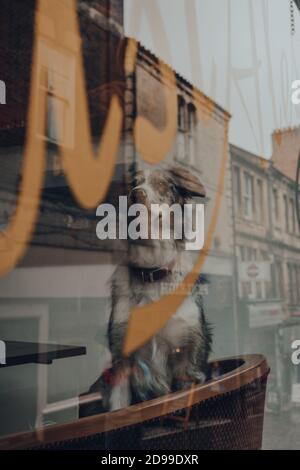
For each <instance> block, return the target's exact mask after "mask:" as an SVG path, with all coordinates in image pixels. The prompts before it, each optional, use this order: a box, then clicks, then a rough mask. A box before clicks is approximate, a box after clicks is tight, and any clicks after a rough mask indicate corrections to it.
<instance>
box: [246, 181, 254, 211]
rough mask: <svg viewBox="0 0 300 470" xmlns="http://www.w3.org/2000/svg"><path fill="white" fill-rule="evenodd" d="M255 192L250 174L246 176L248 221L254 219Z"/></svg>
mask: <svg viewBox="0 0 300 470" xmlns="http://www.w3.org/2000/svg"><path fill="white" fill-rule="evenodd" d="M253 193H254V191H253V177H252V176H251V175H249V173H245V174H244V216H245V218H247V219H252V218H253V213H254V197H253V196H254V194H253Z"/></svg>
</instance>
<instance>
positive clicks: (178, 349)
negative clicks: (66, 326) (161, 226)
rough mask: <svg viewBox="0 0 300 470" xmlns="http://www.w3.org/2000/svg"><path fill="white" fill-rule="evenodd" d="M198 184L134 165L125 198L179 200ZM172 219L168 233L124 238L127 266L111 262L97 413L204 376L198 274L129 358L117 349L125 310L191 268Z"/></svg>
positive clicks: (152, 297) (207, 348) (205, 339)
mask: <svg viewBox="0 0 300 470" xmlns="http://www.w3.org/2000/svg"><path fill="white" fill-rule="evenodd" d="M195 195H197V196H200V197H204V196H205V190H204V188H203V186H202V184H201V183H200V181H199V180H198V178H196V177H195V176H194V175H192V174H191V173H190V172H189V171H187V170H186V169H184V168H182V167H179V166H173V167H170V168H163V169H162V168H160V169H155V170H153V171H150V170H144V171H137V172H135V174H134V175H133V178H132V181H131V183H130V186H129V194H128V200H129V204H136V203H138V204H144V205H146V206H147V207H148V208H149V216H150V215H151V214H150V208H151V204H163V203H164V204H168V205H169V206H171V205H172V204H174V203H177V204H180V205H181V206H183V205H184V204H187V203H190V202H191V201H192V198H193V196H195ZM174 226H175V224H174V219H173V220H172V221H171V236H170V239H162V237H159V239H156V240H153V239H151V238H148V239H147V240H136V241H130V242H129V250H128V260H127V262H126V265H120V266H118V267H117V269H116V271H115V273H114V274H113V277H112V282H111V294H112V296H111V314H110V319H109V325H108V332H107V333H108V344H109V349H110V352H111V356H112V366H111V368H109V369H106V370H105V371H104V372H103V373H102V375H101V377H100V378H99V379H98V381H97V382H96V383H95V384H94V385H93V386H92V387H91V389H90V392H95V391H96V390H97V391H99V390H100V393H101V395H102V406H103V410H104V411H114V410H118V409H121V408H124V407H126V406H129V405H131V404H134V403H138V402H141V401H145V400H149V399H152V398H156V397H159V396H162V395H164V394H167V393H170V392H172V391H175V390H181V389H186V388H188V387H190V386H191V384H192V383H197V384H201V383H203V382H204V381H205V380H206V378H207V375H208V373H209V372H208V357H209V354H210V352H211V345H212V334H211V328H210V325H209V323H208V322H207V320H206V317H205V313H204V308H203V299H202V295H201V284H202V283H205V282H207V280H206V279H204V278H203V277H201V276H200V277H199V279H198V281H197V282H196V284H195V285H194V286H193V288H192V291H191V293H190V295H187V296H186V297H185V300H184V301H183V303H182V304H181V305H180V307H179V308H178V310H177V311H176V313H175V314H174V315H173V316H172V317H171V318H170V319H169V320H168V322H167V323H166V324H165V326H164V327H163V328H162V329H161V330H160V331H159V332H158V333H157V334H156V335H155V336H154V337H152V338H151V339H150V340H149V341H148V342H147V344H145V345H143V346H142V347H140V348H139V349H138V350H137V351H135V352H134V353H132V354H131V355H130V356H129V357H124V356H123V353H122V349H123V344H124V338H125V334H126V329H127V326H128V321H129V317H130V311H131V310H132V309H133V308H134V307H137V306H139V307H140V306H143V305H145V304H148V303H150V302H155V301H157V300H159V299H160V297H161V296H162V295H165V294H168V293H171V292H172V291H174V289H176V287H177V286H178V285H179V284H180V283H181V282H182V281H183V279H184V278H185V276H186V275H187V274H188V273H189V272H190V271H191V269H192V267H193V265H194V260H193V255H194V256H195V253H193V252H189V251H187V250H185V240H184V238H182V239H181V240H178V239H175V236H174Z"/></svg>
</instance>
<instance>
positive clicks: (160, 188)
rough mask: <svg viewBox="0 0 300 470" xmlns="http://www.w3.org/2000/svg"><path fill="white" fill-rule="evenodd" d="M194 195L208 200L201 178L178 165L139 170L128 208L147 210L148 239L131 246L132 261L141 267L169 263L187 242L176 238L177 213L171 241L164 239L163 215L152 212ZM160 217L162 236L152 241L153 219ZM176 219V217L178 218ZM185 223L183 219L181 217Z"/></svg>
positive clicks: (160, 234) (134, 178) (172, 225)
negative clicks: (136, 205)
mask: <svg viewBox="0 0 300 470" xmlns="http://www.w3.org/2000/svg"><path fill="white" fill-rule="evenodd" d="M194 196H198V197H199V196H200V197H205V189H204V187H203V185H202V184H201V182H200V181H199V179H198V178H197V177H196V176H195V175H193V174H192V173H191V172H190V171H188V170H186V169H185V168H182V167H181V166H179V165H176V166H172V167H169V168H157V169H154V170H143V171H137V172H136V173H135V174H134V175H133V177H132V180H131V183H130V190H129V206H131V205H133V204H141V205H143V206H144V207H146V208H147V220H144V223H145V224H146V223H147V226H148V238H147V239H145V240H137V241H136V243H135V242H133V243H131V245H130V262H131V263H134V264H135V265H136V266H141V267H157V266H163V265H165V264H167V263H169V262H170V261H171V260H172V259H174V257H175V256H176V253H177V251H178V250H179V249H180V248H181V247H182V246H183V242H184V241H185V240H184V239H183V238H182V239H181V240H178V239H175V237H174V233H175V219H174V213H173V212H171V214H170V219H169V220H170V238H169V239H165V238H163V237H162V212H158V213H153V211H154V209H153V207H155V206H154V205H159V206H162V205H165V207H169V208H170V207H171V206H173V204H177V205H180V207H181V208H182V209H183V206H184V204H187V203H188V202H190V201H191V200H192V198H193V197H194ZM156 217H157V218H158V219H159V220H158V222H157V223H158V226H159V236H158V239H154V238H153V236H152V235H153V233H152V232H151V227H152V226H151V219H152V220H155V218H156ZM175 217H176V216H175ZM182 220H183V218H182Z"/></svg>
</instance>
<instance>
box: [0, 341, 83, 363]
mask: <svg viewBox="0 0 300 470" xmlns="http://www.w3.org/2000/svg"><path fill="white" fill-rule="evenodd" d="M5 345H6V364H0V368H2V367H3V368H4V367H10V366H17V365H21V364H31V363H35V364H51V363H52V362H53V361H54V360H55V359H63V358H66V357H74V356H83V355H85V354H86V348H85V347H84V346H66V345H63V344H43V343H27V342H23V341H5Z"/></svg>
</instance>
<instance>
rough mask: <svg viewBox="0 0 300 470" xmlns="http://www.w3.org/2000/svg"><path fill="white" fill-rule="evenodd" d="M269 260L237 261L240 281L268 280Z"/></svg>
mask: <svg viewBox="0 0 300 470" xmlns="http://www.w3.org/2000/svg"><path fill="white" fill-rule="evenodd" d="M270 279H271V274H270V262H269V261H242V262H240V263H239V280H240V281H270Z"/></svg>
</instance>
